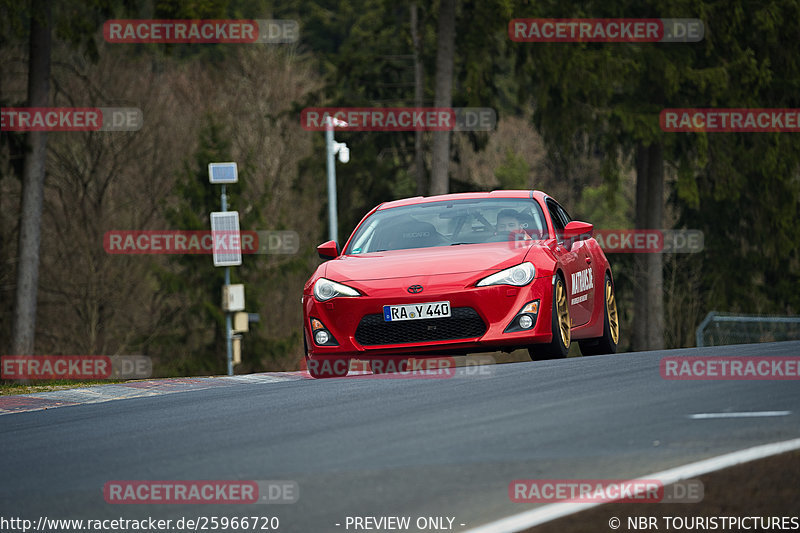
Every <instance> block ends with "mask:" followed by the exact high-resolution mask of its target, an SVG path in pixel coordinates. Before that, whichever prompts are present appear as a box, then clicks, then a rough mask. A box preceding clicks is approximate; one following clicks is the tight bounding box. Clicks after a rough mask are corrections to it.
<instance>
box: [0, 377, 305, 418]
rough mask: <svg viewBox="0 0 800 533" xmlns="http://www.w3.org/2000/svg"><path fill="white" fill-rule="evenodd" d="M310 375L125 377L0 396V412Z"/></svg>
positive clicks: (64, 405)
mask: <svg viewBox="0 0 800 533" xmlns="http://www.w3.org/2000/svg"><path fill="white" fill-rule="evenodd" d="M303 379H311V377H310V376H309V375H308V372H305V371H299V372H265V373H260V374H244V375H241V376H219V377H202V378H166V379H151V380H146V381H129V382H127V383H113V384H108V385H92V386H89V387H81V388H76V389H64V390H57V391H48V392H36V393H33V394H17V395H7V396H0V415H8V414H12V413H26V412H29V411H43V410H46V409H53V408H56V407H66V406H71V405H86V404H91V403H102V402H110V401H113V400H127V399H130V398H144V397H147V396H161V395H163V394H172V393H176V392H187V391H193V390H203V389H211V388H216V387H230V386H233V385H236V384H240V383H252V384H259V383H281V382H284V381H299V380H303Z"/></svg>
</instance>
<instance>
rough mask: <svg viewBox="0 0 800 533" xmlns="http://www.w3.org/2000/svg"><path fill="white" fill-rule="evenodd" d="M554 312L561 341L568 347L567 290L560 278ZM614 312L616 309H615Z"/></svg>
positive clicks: (557, 282) (557, 284) (557, 283)
mask: <svg viewBox="0 0 800 533" xmlns="http://www.w3.org/2000/svg"><path fill="white" fill-rule="evenodd" d="M614 309H616V307H615V308H614ZM555 311H556V313H557V314H558V329H559V330H560V331H561V342H563V343H564V347H565V348H569V341H570V331H569V309H568V308H567V291H566V290H565V289H564V282H563V281H561V278H558V281H556V309H555ZM615 312H616V311H615Z"/></svg>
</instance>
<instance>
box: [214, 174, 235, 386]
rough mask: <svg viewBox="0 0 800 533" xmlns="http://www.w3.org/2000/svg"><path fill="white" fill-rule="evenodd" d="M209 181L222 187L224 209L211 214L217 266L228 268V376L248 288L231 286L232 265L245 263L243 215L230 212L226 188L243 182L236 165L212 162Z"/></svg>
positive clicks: (224, 302)
mask: <svg viewBox="0 0 800 533" xmlns="http://www.w3.org/2000/svg"><path fill="white" fill-rule="evenodd" d="M208 181H209V183H211V184H213V185H222V191H221V193H220V202H221V204H222V210H221V211H219V212H214V213H211V241H212V243H213V246H214V266H222V267H225V286H224V287H223V288H222V295H223V296H222V308H223V310H224V311H225V345H226V348H227V352H228V354H227V355H228V375H229V376H232V375H233V331H232V325H231V313H232V312H234V311H241V310H243V309H244V286H243V285H231V269H230V267H231V266H239V265H241V264H242V247H241V235H240V233H239V212H238V211H228V198H227V196H226V194H225V186H226V185H227V184H229V183H237V182H238V181H239V173H238V169H237V167H236V163H209V164H208Z"/></svg>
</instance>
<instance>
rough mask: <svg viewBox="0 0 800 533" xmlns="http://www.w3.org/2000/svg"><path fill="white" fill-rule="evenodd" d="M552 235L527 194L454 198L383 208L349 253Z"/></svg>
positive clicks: (362, 228)
mask: <svg viewBox="0 0 800 533" xmlns="http://www.w3.org/2000/svg"><path fill="white" fill-rule="evenodd" d="M545 238H547V224H546V222H545V218H544V214H543V213H542V210H541V208H540V207H539V204H538V203H536V202H535V201H534V200H528V199H522V198H500V199H495V198H492V199H478V200H450V201H441V202H431V203H424V204H416V205H408V206H403V207H392V208H390V209H379V210H378V211H376V212H375V213H373V214H372V216H370V217H369V218H368V219H367V220H365V221H364V223H363V224H362V225H361V226H360V227H359V228H358V230H357V231H356V233H355V235H354V237H353V238H352V239H351V240H350V245H349V246H348V248H347V250H346V251H345V253H347V254H351V255H358V254H365V253H370V252H382V251H389V250H405V249H410V248H429V247H433V246H453V245H460V244H480V243H486V242H502V241H509V240H510V241H518V240H531V239H545Z"/></svg>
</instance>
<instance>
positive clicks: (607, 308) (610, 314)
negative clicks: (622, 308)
mask: <svg viewBox="0 0 800 533" xmlns="http://www.w3.org/2000/svg"><path fill="white" fill-rule="evenodd" d="M618 342H619V314H618V312H617V299H616V297H615V296H614V284H613V283H612V282H611V276H610V275H609V274H606V278H605V282H604V283H603V336H602V337H598V338H596V339H588V340H585V341H578V344H580V347H581V353H582V354H583V355H602V354H612V353H616V351H617V343H618Z"/></svg>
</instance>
